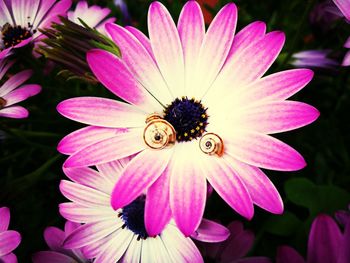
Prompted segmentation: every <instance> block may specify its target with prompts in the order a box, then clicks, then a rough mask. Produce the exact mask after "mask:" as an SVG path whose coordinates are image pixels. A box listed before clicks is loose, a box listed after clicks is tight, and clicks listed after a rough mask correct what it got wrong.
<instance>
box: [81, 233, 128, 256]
mask: <svg viewBox="0 0 350 263" xmlns="http://www.w3.org/2000/svg"><path fill="white" fill-rule="evenodd" d="M121 231H123V230H122V229H119V230H117V231H115V232H113V233H112V234H110V235H108V236H106V237H104V238H103V239H100V240H98V241H95V242H94V243H91V244H89V245H87V246H85V247H83V248H81V250H82V251H83V254H84V255H85V256H86V257H87V258H96V257H97V256H98V255H99V254H100V253H101V251H104V250H105V248H106V246H107V245H108V244H109V242H110V241H111V240H112V239H113V238H114V237H116V236H118V235H119V233H120V232H121Z"/></svg>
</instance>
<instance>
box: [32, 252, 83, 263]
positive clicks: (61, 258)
mask: <svg viewBox="0 0 350 263" xmlns="http://www.w3.org/2000/svg"><path fill="white" fill-rule="evenodd" d="M32 260H33V262H34V263H48V262H50V263H72V262H76V261H75V259H73V258H71V257H70V256H67V255H64V254H61V253H58V252H55V251H40V252H37V253H35V254H34V255H33V256H32Z"/></svg>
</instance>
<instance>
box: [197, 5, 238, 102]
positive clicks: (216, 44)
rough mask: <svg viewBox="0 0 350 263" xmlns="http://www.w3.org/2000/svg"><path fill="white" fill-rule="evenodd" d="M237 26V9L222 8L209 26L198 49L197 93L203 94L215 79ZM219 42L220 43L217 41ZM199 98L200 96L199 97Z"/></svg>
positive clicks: (234, 6)
mask: <svg viewBox="0 0 350 263" xmlns="http://www.w3.org/2000/svg"><path fill="white" fill-rule="evenodd" d="M236 25H237V7H236V5H235V4H233V3H229V4H227V5H226V6H224V7H223V8H222V9H221V10H220V12H219V13H218V14H217V15H216V16H215V18H214V20H213V22H212V23H211V24H210V26H209V28H208V31H207V33H206V35H205V38H204V40H203V45H202V47H201V49H200V55H199V60H198V64H197V65H198V67H197V78H198V80H199V81H200V82H199V83H198V84H197V85H198V86H197V91H198V90H199V91H200V94H204V93H205V92H206V91H207V90H208V89H209V87H210V86H211V85H212V83H213V81H214V80H215V78H216V77H217V75H218V73H219V71H220V69H221V68H222V66H223V64H224V63H225V61H226V58H227V55H228V53H229V51H230V49H231V45H232V42H233V38H234V33H235V31H236ZM218 40H220V41H218ZM199 97H201V96H199Z"/></svg>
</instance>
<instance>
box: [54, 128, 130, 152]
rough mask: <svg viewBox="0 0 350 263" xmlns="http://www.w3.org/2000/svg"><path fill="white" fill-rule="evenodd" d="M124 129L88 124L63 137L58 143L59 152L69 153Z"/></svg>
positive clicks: (110, 136) (112, 135)
mask: <svg viewBox="0 0 350 263" xmlns="http://www.w3.org/2000/svg"><path fill="white" fill-rule="evenodd" d="M123 131H124V129H113V128H104V127H96V126H88V127H85V128H82V129H80V130H77V131H75V132H72V133H70V134H68V135H67V136H66V137H64V138H63V139H62V140H61V141H60V142H59V144H58V146H57V150H58V151H59V152H60V153H63V154H67V155H71V154H73V153H75V152H77V151H79V150H81V149H83V148H85V147H87V146H89V145H92V144H94V143H97V142H99V141H103V140H105V139H108V138H112V137H114V136H115V135H116V134H117V133H119V132H123Z"/></svg>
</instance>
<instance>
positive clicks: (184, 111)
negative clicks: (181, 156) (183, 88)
mask: <svg viewBox="0 0 350 263" xmlns="http://www.w3.org/2000/svg"><path fill="white" fill-rule="evenodd" d="M164 119H165V120H166V121H168V122H169V123H170V124H171V125H172V126H173V127H174V129H175V131H176V139H177V141H179V142H184V141H191V140H193V139H196V138H198V137H201V136H202V134H203V133H204V132H205V128H206V126H207V124H208V115H207V109H206V108H204V107H203V105H202V103H201V102H200V101H197V100H195V99H188V98H187V97H183V98H181V99H178V98H177V99H175V100H174V101H173V102H172V103H171V104H170V105H168V106H167V108H166V109H165V110H164Z"/></svg>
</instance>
